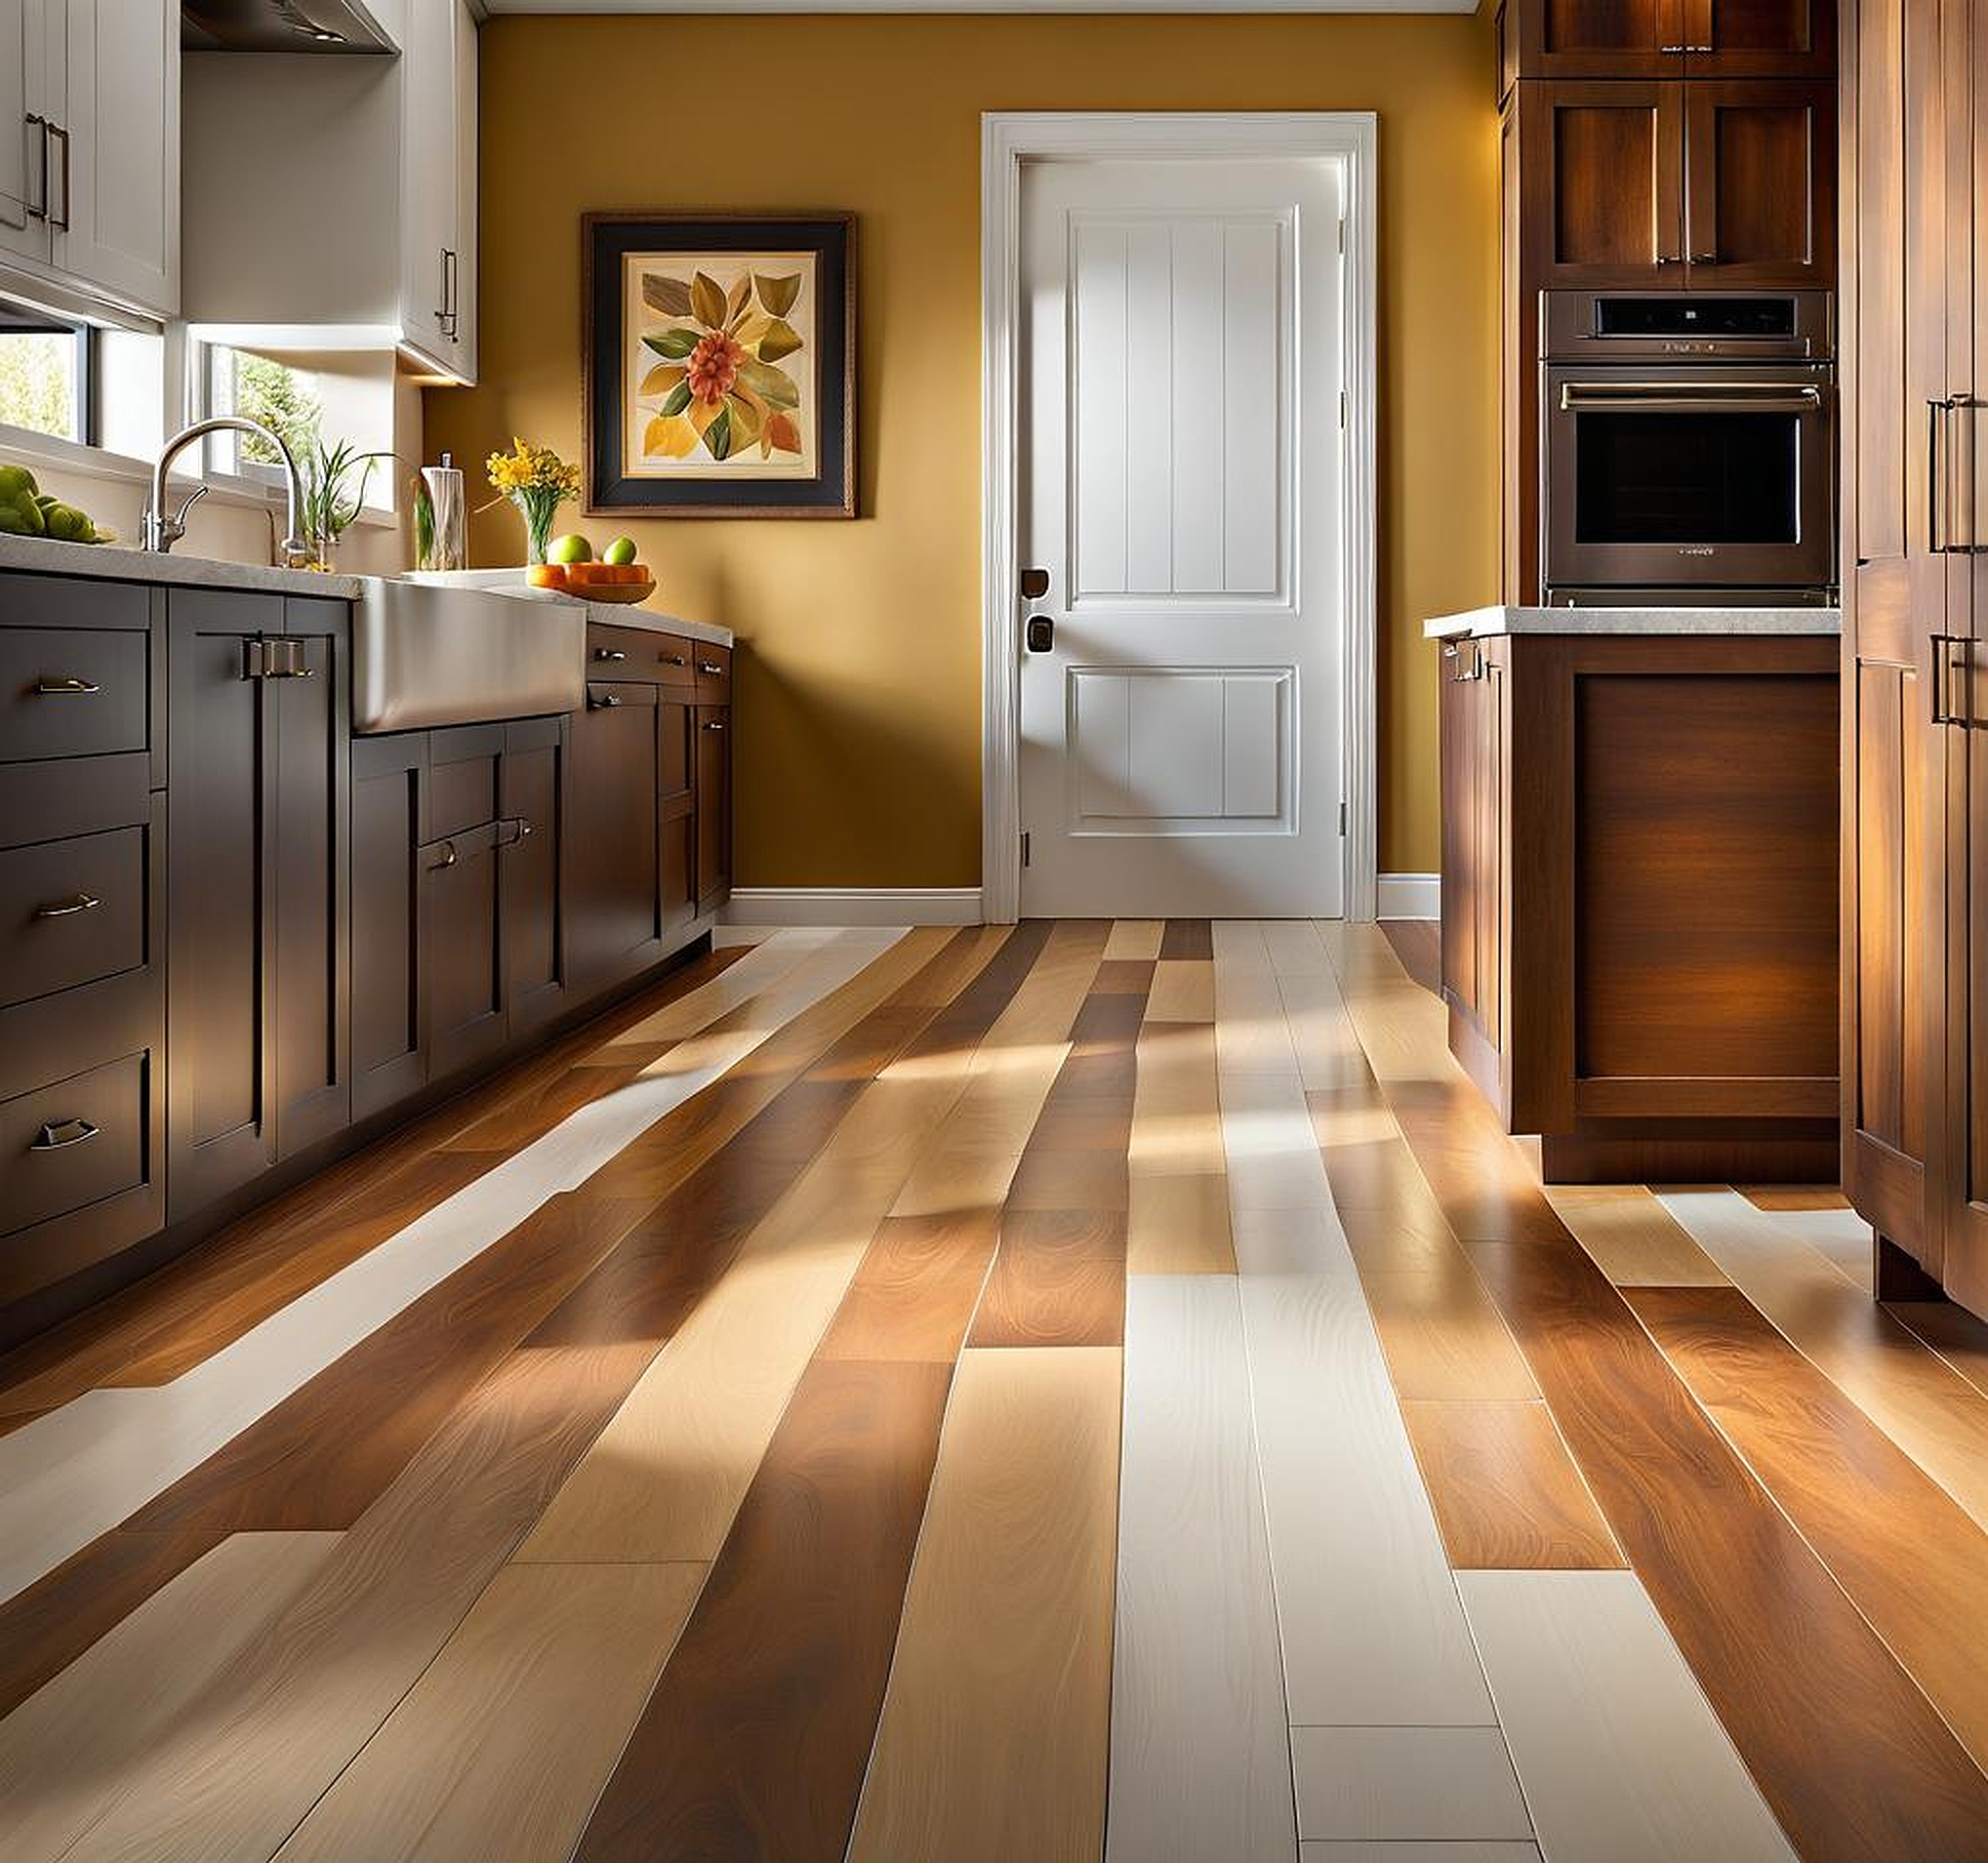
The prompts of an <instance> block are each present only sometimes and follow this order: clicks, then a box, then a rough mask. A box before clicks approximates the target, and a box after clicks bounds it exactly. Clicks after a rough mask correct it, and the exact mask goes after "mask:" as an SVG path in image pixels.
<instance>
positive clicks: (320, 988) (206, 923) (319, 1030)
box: [167, 588, 351, 1218]
mask: <svg viewBox="0 0 1988 1863" xmlns="http://www.w3.org/2000/svg"><path fill="white" fill-rule="evenodd" d="M167 628H168V645H167V658H168V667H169V672H168V682H169V697H168V714H169V725H168V730H169V742H170V746H171V751H170V765H171V780H170V783H169V786H168V791H167V796H168V800H167V824H168V837H169V854H168V868H167V871H168V890H169V901H168V918H169V930H168V945H169V949H170V951H171V952H172V962H171V965H170V974H169V983H168V1018H169V1023H170V1026H171V1028H172V1030H173V1033H174V1040H173V1043H172V1046H171V1049H170V1051H169V1054H168V1057H167V1128H168V1160H167V1178H168V1186H169V1189H168V1210H169V1214H170V1215H171V1216H173V1217H174V1218H178V1217H179V1216H181V1215H183V1214H185V1213H187V1212H189V1211H192V1210H196V1209H199V1208H200V1207H202V1206H203V1205H205V1204H208V1203H211V1202H212V1201H213V1200H214V1199H215V1198H217V1197H218V1196H220V1195H223V1193H225V1192H227V1191H229V1190H232V1189H234V1188H235V1187H237V1186H239V1185H242V1184H245V1183H247V1182H248V1181H249V1180H250V1179H252V1178H254V1177H256V1176H257V1175H259V1174H260V1173H262V1172H264V1171H265V1170H267V1169H268V1168H269V1167H270V1166H271V1165H274V1164H276V1163H279V1162H281V1161H282V1160H284V1159H286V1158H289V1157H291V1156H293V1155H295V1154H298V1153H300V1152H302V1151H304V1150H305V1149H306V1148H308V1147H310V1146H313V1145H315V1144H317V1143H319V1142H320V1141H322V1140H324V1139H326V1138H328V1137H330V1136H332V1135H333V1134H335V1133H337V1132H339V1131H340V1130H341V1129H343V1128H344V1126H345V1124H346V1123H347V1122H348V1120H349V1118H350V1114H351V1093H350V1075H349V1071H348V1050H347V1028H348V1016H347V990H346V984H347V978H348V974H349V973H348V960H349V944H348V940H347V936H346V926H347V912H348V892H347V888H348V880H349V863H348V856H347V841H346V830H347V806H348V798H347V786H348V781H349V761H350V760H349V749H348V747H349V735H348V719H349V711H348V706H349V700H348V697H347V686H348V683H349V669H348V667H347V665H346V651H347V640H348V636H349V622H348V617H347V611H346V609H345V606H344V604H343V603H339V602H333V601H315V600H310V599H307V598H300V597H283V596H267V595H255V594H247V593H240V592H236V591H232V590H223V589H192V588H184V589H182V588H176V589H173V590H171V591H170V593H169V594H168V597H167Z"/></svg>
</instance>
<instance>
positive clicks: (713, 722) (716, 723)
mask: <svg viewBox="0 0 1988 1863" xmlns="http://www.w3.org/2000/svg"><path fill="white" fill-rule="evenodd" d="M704 728H705V729H706V730H707V731H722V730H723V729H724V728H725V726H724V721H723V720H722V719H721V718H707V719H706V720H705V721H704Z"/></svg>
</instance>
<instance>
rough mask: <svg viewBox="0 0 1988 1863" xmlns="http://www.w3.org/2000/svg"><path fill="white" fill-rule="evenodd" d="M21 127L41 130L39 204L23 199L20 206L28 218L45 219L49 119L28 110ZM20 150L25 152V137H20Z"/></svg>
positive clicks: (46, 208) (47, 184)
mask: <svg viewBox="0 0 1988 1863" xmlns="http://www.w3.org/2000/svg"><path fill="white" fill-rule="evenodd" d="M22 128H23V129H24V130H25V131H27V132H29V133H32V132H33V131H35V130H39V131H40V132H41V137H40V139H39V140H40V142H41V204H40V205H39V206H36V205H35V203H34V202H33V201H23V202H22V203H21V206H22V207H23V208H24V209H25V211H26V214H27V217H28V219H29V220H43V221H45V220H47V219H48V217H49V120H48V118H47V117H45V116H37V115H35V114H33V113H32V112H30V113H29V114H28V115H27V116H26V117H24V118H23V119H22ZM21 152H22V154H23V155H25V154H26V139H25V137H23V138H22V142H21Z"/></svg>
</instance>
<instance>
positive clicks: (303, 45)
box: [180, 0, 400, 54]
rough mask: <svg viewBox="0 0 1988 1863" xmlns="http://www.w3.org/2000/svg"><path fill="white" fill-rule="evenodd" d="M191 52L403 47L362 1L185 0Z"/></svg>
mask: <svg viewBox="0 0 1988 1863" xmlns="http://www.w3.org/2000/svg"><path fill="white" fill-rule="evenodd" d="M180 43H181V44H182V46H183V47H184V48H185V49H186V50H187V51H188V52H360V53H373V54H392V53H395V52H397V51H398V50H399V49H400V48H399V47H398V46H396V45H395V44H394V43H393V41H392V40H391V39H390V38H388V37H387V36H386V32H385V28H384V27H382V25H381V24H380V21H379V20H376V19H374V18H373V16H372V15H371V14H370V13H368V12H367V11H366V9H365V8H364V7H363V6H362V5H360V4H359V0H183V3H182V6H181V9H180Z"/></svg>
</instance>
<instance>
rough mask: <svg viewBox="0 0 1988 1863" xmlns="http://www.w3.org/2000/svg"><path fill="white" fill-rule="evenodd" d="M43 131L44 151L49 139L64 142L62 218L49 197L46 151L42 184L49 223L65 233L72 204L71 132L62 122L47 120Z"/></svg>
mask: <svg viewBox="0 0 1988 1863" xmlns="http://www.w3.org/2000/svg"><path fill="white" fill-rule="evenodd" d="M41 133H42V136H43V138H44V142H43V148H44V151H46V148H47V143H48V142H49V141H52V140H54V139H56V138H60V139H61V144H62V217H61V220H58V219H57V218H56V210H55V203H54V202H53V201H51V200H50V199H49V197H48V164H47V157H46V153H44V157H43V164H42V178H41V184H42V200H43V202H44V204H45V205H46V206H47V208H48V223H49V224H50V225H51V226H53V227H54V228H55V229H56V231H57V232H59V233H65V232H67V231H68V230H69V205H70V203H69V132H68V131H67V130H65V129H63V128H62V126H61V124H60V123H50V122H46V121H44V122H43V124H42V130H41Z"/></svg>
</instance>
